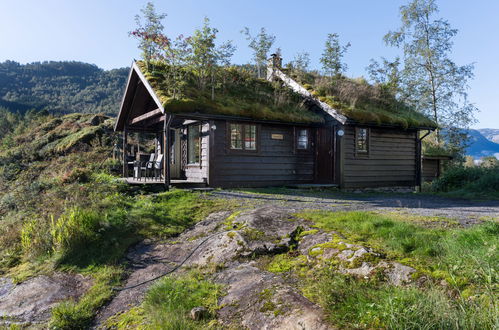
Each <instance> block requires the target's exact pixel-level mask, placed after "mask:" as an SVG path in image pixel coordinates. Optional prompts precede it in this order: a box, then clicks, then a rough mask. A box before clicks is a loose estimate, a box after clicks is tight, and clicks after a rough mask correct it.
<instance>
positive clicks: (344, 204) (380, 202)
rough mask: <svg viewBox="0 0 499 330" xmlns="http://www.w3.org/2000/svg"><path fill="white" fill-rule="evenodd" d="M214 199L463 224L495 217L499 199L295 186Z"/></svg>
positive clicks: (229, 193)
mask: <svg viewBox="0 0 499 330" xmlns="http://www.w3.org/2000/svg"><path fill="white" fill-rule="evenodd" d="M211 196H213V197H215V198H222V199H231V200H234V199H235V200H238V201H239V202H240V203H241V204H242V205H255V206H262V205H267V206H268V205H273V206H277V207H282V208H292V209H297V210H304V209H321V210H330V211H381V212H406V213H408V214H415V215H422V216H433V217H435V216H438V217H446V218H450V219H453V220H456V221H458V222H459V223H460V224H461V225H463V226H469V225H473V224H476V223H479V222H481V221H482V220H484V219H488V218H495V219H499V201H484V202H477V201H467V200H460V199H449V198H442V197H436V196H430V195H415V194H372V195H371V194H363V195H355V194H343V193H336V192H331V193H328V192H316V193H314V192H310V191H304V190H298V189H290V190H286V191H285V192H284V193H272V194H268V193H253V192H251V193H248V192H242V191H235V190H222V191H214V192H212V194H211Z"/></svg>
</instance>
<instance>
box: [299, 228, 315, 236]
mask: <svg viewBox="0 0 499 330" xmlns="http://www.w3.org/2000/svg"><path fill="white" fill-rule="evenodd" d="M318 232H319V230H318V229H310V230H305V231H302V232H301V233H300V234H299V235H298V238H302V237H305V236H307V235H314V234H317V233H318Z"/></svg>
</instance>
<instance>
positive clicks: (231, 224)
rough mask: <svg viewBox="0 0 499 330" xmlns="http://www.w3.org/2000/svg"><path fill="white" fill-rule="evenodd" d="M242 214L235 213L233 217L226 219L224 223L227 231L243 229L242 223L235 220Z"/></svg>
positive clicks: (239, 212)
mask: <svg viewBox="0 0 499 330" xmlns="http://www.w3.org/2000/svg"><path fill="white" fill-rule="evenodd" d="M241 213H242V211H235V212H233V213H232V214H231V215H229V216H228V217H227V219H225V221H224V222H223V224H224V228H225V230H231V229H237V230H239V229H241V228H242V226H243V225H242V224H241V223H235V222H234V220H236V218H237V217H238V216H239V215H240V214H241Z"/></svg>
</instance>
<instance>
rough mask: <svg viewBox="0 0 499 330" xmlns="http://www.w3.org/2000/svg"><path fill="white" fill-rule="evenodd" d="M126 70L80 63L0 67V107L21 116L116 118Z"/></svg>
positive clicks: (13, 63)
mask: <svg viewBox="0 0 499 330" xmlns="http://www.w3.org/2000/svg"><path fill="white" fill-rule="evenodd" d="M127 76H128V69H127V68H120V69H113V70H108V71H107V70H103V69H100V68H99V67H97V66H96V65H93V64H88V63H82V62H35V63H30V64H19V63H17V62H14V61H6V62H3V63H0V107H4V108H7V109H9V110H11V111H18V112H25V111H26V110H29V109H39V110H42V109H45V110H48V111H51V112H60V113H71V112H85V113H99V112H102V113H106V114H116V113H117V112H118V110H119V105H120V101H121V97H122V93H123V89H124V87H125V83H126V79H127Z"/></svg>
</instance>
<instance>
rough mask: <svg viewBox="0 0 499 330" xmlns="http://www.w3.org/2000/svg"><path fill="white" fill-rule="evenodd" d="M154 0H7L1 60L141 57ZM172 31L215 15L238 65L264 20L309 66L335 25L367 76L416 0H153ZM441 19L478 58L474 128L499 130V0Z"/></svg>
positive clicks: (463, 49)
mask: <svg viewBox="0 0 499 330" xmlns="http://www.w3.org/2000/svg"><path fill="white" fill-rule="evenodd" d="M146 2H147V0H85V1H74V0H42V1H41V0H0V62H1V61H5V60H13V61H17V62H20V63H28V62H35V61H46V60H53V61H60V60H75V61H83V62H88V63H93V64H96V65H98V66H99V67H101V68H104V69H112V68H118V67H124V66H130V64H131V62H132V60H133V59H134V58H135V59H138V58H139V57H140V52H139V50H138V49H137V42H136V40H134V39H132V38H130V37H129V36H128V32H129V31H131V30H133V29H134V27H135V21H134V16H135V15H136V14H137V13H139V11H140V9H141V8H143V7H144V6H145V4H146ZM153 2H154V3H155V5H156V8H157V10H158V12H164V13H167V15H168V16H167V18H166V20H165V22H164V25H165V28H166V32H167V34H168V35H170V36H176V35H179V34H184V35H190V34H191V33H192V31H193V30H194V29H195V28H198V27H200V26H201V25H202V22H203V18H204V17H205V16H206V17H209V18H210V20H211V23H212V26H214V27H216V28H218V29H219V35H218V39H219V41H220V42H223V41H225V40H232V41H233V42H234V43H235V45H236V46H237V51H236V53H235V54H234V57H233V62H234V63H239V64H242V63H248V62H250V61H251V51H250V49H249V48H248V46H247V41H246V40H245V38H244V36H243V35H242V34H241V32H240V31H241V30H242V29H243V28H244V27H245V26H247V27H249V28H250V31H252V32H257V30H258V29H260V27H265V28H266V29H267V31H268V32H270V33H272V34H274V35H275V36H276V43H275V46H276V47H280V48H281V49H282V55H283V58H284V62H287V61H290V60H292V59H293V57H294V56H295V55H296V54H297V53H298V52H308V53H309V54H310V57H311V67H312V68H316V69H320V62H319V58H320V56H321V53H322V50H323V47H324V42H325V39H326V36H327V34H328V33H338V34H339V35H340V41H341V42H342V43H346V42H350V43H351V47H350V48H349V49H348V53H347V54H346V56H345V58H344V60H345V62H346V63H347V64H348V71H347V75H348V76H351V77H358V76H362V75H364V76H365V75H366V71H365V68H366V66H367V65H369V61H370V59H378V58H380V57H381V56H384V57H387V58H389V59H390V58H393V57H394V56H396V55H397V54H398V50H396V49H393V48H389V47H387V46H385V45H384V43H383V40H382V38H383V36H384V35H385V34H386V33H387V32H388V31H389V30H394V29H397V28H398V27H399V26H400V17H399V7H400V6H401V5H403V4H405V3H407V2H408V0H376V1H373V0H349V1H345V0H321V1H319V0H308V1H297V0H274V1H271V0H267V1H263V0H252V1H247V0H246V1H245V0H197V1H195V0H182V1H180V0H155V1H153ZM437 3H438V5H439V7H440V13H439V14H438V16H439V17H443V18H445V19H447V20H448V21H449V22H450V24H451V26H452V27H453V28H456V29H458V30H459V33H458V35H457V36H456V37H455V39H454V49H453V54H452V59H453V60H454V61H455V62H456V63H457V64H459V65H464V64H469V63H474V64H475V79H474V80H473V81H471V82H470V91H469V97H470V100H471V101H472V102H473V103H474V104H475V105H476V106H477V107H478V108H479V109H480V113H478V114H477V116H476V117H477V119H478V123H477V124H475V125H473V127H475V128H499V104H498V102H497V101H496V99H497V98H496V97H497V94H498V93H499V83H498V81H499V55H498V54H499V19H498V18H497V14H498V13H499V1H497V0H476V1H469V0H438V1H437Z"/></svg>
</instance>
